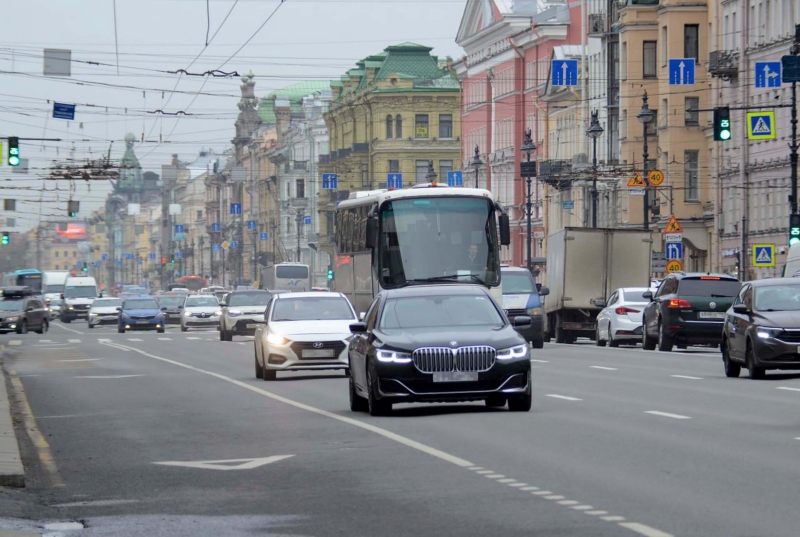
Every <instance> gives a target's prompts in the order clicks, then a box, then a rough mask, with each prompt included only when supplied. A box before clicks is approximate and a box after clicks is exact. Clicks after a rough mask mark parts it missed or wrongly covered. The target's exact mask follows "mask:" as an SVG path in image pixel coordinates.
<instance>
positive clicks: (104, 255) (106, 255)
mask: <svg viewBox="0 0 800 537" xmlns="http://www.w3.org/2000/svg"><path fill="white" fill-rule="evenodd" d="M100 258H101V259H102V260H103V261H108V254H103V255H101V256H100Z"/></svg>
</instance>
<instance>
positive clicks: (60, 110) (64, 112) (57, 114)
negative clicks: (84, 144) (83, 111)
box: [53, 102, 75, 121]
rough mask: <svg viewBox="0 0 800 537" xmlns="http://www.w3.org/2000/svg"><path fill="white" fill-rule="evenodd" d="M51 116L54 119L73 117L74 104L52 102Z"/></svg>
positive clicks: (72, 118) (70, 119)
mask: <svg viewBox="0 0 800 537" xmlns="http://www.w3.org/2000/svg"><path fill="white" fill-rule="evenodd" d="M53 117H54V118H55V119H66V120H69V121H72V120H74V119H75V105H74V104H65V103H57V102H53Z"/></svg>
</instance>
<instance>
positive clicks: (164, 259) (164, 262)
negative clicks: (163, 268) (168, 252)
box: [161, 257, 167, 265]
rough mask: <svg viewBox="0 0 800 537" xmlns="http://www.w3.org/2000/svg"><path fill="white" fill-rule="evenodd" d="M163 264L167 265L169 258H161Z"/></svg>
mask: <svg viewBox="0 0 800 537" xmlns="http://www.w3.org/2000/svg"><path fill="white" fill-rule="evenodd" d="M161 264H162V265H166V264H167V258H166V257H162V258H161Z"/></svg>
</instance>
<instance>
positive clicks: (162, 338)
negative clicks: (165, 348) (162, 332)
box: [158, 337, 172, 341]
mask: <svg viewBox="0 0 800 537" xmlns="http://www.w3.org/2000/svg"><path fill="white" fill-rule="evenodd" d="M158 339H159V340H160V341H172V338H171V337H160V338H158Z"/></svg>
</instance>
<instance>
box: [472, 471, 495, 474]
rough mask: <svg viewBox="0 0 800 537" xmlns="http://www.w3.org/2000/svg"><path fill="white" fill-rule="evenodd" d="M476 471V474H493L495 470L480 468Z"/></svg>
mask: <svg viewBox="0 0 800 537" xmlns="http://www.w3.org/2000/svg"><path fill="white" fill-rule="evenodd" d="M475 473H476V474H493V473H494V470H478V471H476V472H475Z"/></svg>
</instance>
